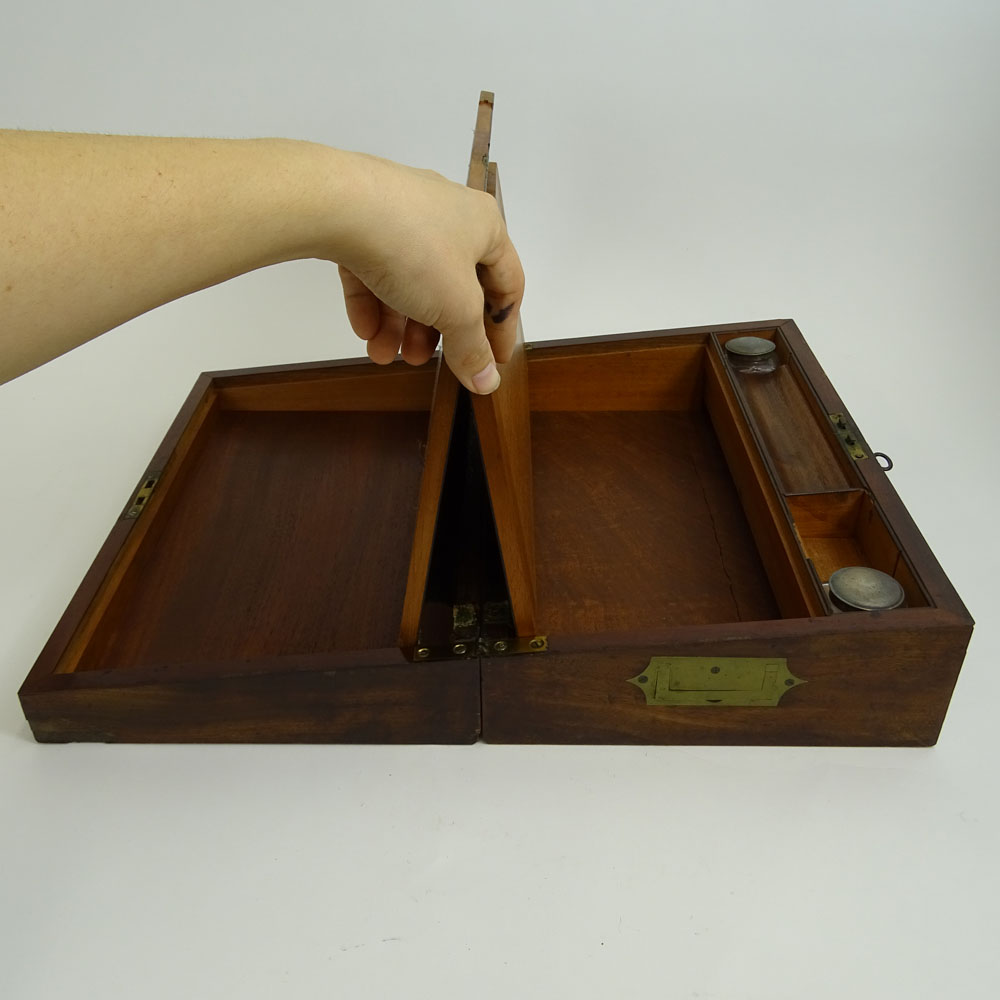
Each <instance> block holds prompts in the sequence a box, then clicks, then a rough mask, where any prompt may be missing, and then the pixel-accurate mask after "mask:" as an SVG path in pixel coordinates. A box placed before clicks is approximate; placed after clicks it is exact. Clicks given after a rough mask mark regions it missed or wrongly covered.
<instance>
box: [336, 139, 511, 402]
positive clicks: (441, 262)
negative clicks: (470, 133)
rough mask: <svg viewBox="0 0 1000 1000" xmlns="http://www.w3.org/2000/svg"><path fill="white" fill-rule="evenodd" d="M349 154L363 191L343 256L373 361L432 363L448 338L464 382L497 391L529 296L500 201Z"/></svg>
mask: <svg viewBox="0 0 1000 1000" xmlns="http://www.w3.org/2000/svg"><path fill="white" fill-rule="evenodd" d="M346 155H347V156H348V157H350V158H351V159H352V161H353V163H352V167H353V171H354V173H355V181H354V183H353V184H352V188H353V189H354V190H355V191H356V193H357V194H356V200H355V199H352V209H351V212H350V221H349V223H348V225H347V227H346V230H342V231H346V233H347V238H346V239H341V240H339V241H338V242H340V243H342V246H340V247H338V252H337V254H336V257H335V258H334V259H336V261H337V263H338V265H339V270H340V279H341V282H342V284H343V287H344V300H345V303H346V306H347V316H348V319H349V320H350V323H351V326H352V327H353V329H354V331H355V333H357V335H358V336H359V337H361V339H362V340H365V341H367V342H368V355H369V357H370V358H371V359H372V360H373V361H375V362H377V363H379V364H388V363H389V362H390V361H392V360H393V359H394V358H395V357H396V356H397V354H399V353H400V352H401V353H402V356H403V359H404V360H405V361H407V362H409V363H410V364H413V365H420V364H424V363H425V362H426V361H428V360H429V359H430V357H431V355H432V354H433V353H434V350H435V348H436V347H437V344H438V339H439V337H440V339H441V343H442V351H443V353H444V358H445V361H446V362H447V364H448V366H449V367H450V368H451V370H452V371H453V372H454V373H455V375H456V376H457V377H458V379H459V381H460V382H461V383H462V384H463V385H464V386H466V388H468V389H469V390H470V391H472V392H476V393H490V392H493V391H494V390H495V389H496V388H497V386H498V385H499V384H500V375H499V372H498V371H497V368H496V364H495V362H500V363H503V362H504V361H507V360H508V359H509V358H510V355H511V352H512V350H513V347H514V343H515V338H516V330H517V317H518V311H519V309H520V305H521V298H522V295H523V294H524V273H523V271H522V269H521V262H520V260H519V259H518V256H517V252H516V251H515V249H514V246H513V244H512V243H511V241H510V238H509V236H508V235H507V227H506V225H505V223H504V220H503V217H502V215H501V214H500V210H499V207H498V205H497V203H496V200H495V199H494V198H493V197H492V196H490V195H488V194H486V193H485V192H480V191H474V190H472V189H471V188H467V187H463V186H462V185H460V184H456V183H454V182H452V181H449V180H447V179H446V178H444V177H442V176H441V175H440V174H436V173H434V172H433V171H430V170H418V169H414V168H412V167H405V166H402V165H400V164H397V163H392V162H390V161H388V160H380V159H378V158H376V157H371V156H366V155H364V154H346ZM341 211H342V212H343V211H345V209H344V208H342V209H341ZM340 224H341V226H343V224H344V223H343V219H342V220H341V223H340Z"/></svg>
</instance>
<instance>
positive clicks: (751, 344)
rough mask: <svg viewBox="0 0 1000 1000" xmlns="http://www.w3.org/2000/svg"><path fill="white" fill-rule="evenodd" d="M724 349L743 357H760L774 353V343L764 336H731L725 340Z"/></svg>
mask: <svg viewBox="0 0 1000 1000" xmlns="http://www.w3.org/2000/svg"><path fill="white" fill-rule="evenodd" d="M726 350H727V351H728V352H729V353H730V354H738V355H740V357H743V358H762V357H764V355H766V354H773V353H774V350H775V344H774V341H773V340H767V339H765V338H764V337H733V339H732V340H727V341H726Z"/></svg>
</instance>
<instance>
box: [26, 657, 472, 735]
mask: <svg viewBox="0 0 1000 1000" xmlns="http://www.w3.org/2000/svg"><path fill="white" fill-rule="evenodd" d="M383 652H384V653H385V654H386V655H388V656H390V657H391V662H389V663H387V664H384V665H381V666H377V667H355V668H349V669H343V668H337V667H335V666H332V665H331V667H330V668H329V669H311V670H303V671H295V672H289V671H283V670H281V669H280V664H276V667H278V669H272V670H262V671H261V672H259V673H251V672H249V671H248V669H247V667H246V666H245V667H244V670H247V672H246V673H244V674H239V673H237V674H223V675H214V676H213V675H209V676H197V675H198V673H200V671H199V670H195V671H193V672H192V671H185V670H184V669H183V668H180V669H178V671H177V673H178V674H180V675H181V676H179V677H176V678H168V677H167V676H166V675H164V676H163V677H162V679H160V680H159V681H148V682H146V683H141V684H118V685H116V684H115V680H116V678H115V677H114V676H111V677H108V676H105V677H104V678H99V677H96V676H95V675H93V674H90V675H70V676H63V677H61V678H57V679H56V680H61V681H62V682H63V686H62V687H59V686H55V685H54V684H52V683H49V684H47V685H43V686H42V689H41V690H38V691H34V692H25V691H22V694H21V704H22V707H23V709H24V713H25V716H26V717H27V719H28V721H29V723H30V724H31V728H32V732H33V733H34V735H35V738H36V739H37V740H39V741H40V742H47V743H67V742H76V741H93V742H105V743H114V742H121V743H473V742H475V741H476V739H477V738H478V736H479V729H480V724H479V721H480V704H479V669H478V665H477V663H476V662H475V661H469V660H465V661H455V662H450V663H425V664H411V663H406V662H403V661H402V657H400V656H399V654H398V653H394V651H383ZM340 659H343V658H340ZM335 662H337V658H332V663H335ZM146 673H147V674H148V671H147V672H146ZM122 676H123V675H120V674H119V675H118V677H117V679H121V678H122ZM91 678H93V679H95V680H97V681H98V682H100V681H103V682H104V683H92V684H80V683H77V682H79V681H85V680H88V679H91Z"/></svg>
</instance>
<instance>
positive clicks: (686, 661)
mask: <svg viewBox="0 0 1000 1000" xmlns="http://www.w3.org/2000/svg"><path fill="white" fill-rule="evenodd" d="M628 682H629V684H634V685H635V686H636V687H637V688H639V690H640V691H642V693H643V694H644V695H645V696H646V704H647V705H684V706H693V705H703V706H705V707H708V708H712V707H718V706H720V705H741V706H745V707H746V706H757V707H774V706H776V705H777V704H778V702H779V701H781V697H782V695H783V694H785V692H786V691H790V690H791V689H792V688H793V687H798V685H800V684H805V683H806V682H805V681H803V680H801V679H800V678H798V677H795V676H794V675H793V674H792V673H791V672H790V671H789V669H788V663H787V661H786V660H785V659H784V658H782V657H780V656H768V657H753V656H654V657H653V658H652V659H651V660H650V661H649V666H648V667H647V668H646V669H645V670H644V671H643V672H642V673H641V674H639V675H638V676H637V677H630V678H629V679H628Z"/></svg>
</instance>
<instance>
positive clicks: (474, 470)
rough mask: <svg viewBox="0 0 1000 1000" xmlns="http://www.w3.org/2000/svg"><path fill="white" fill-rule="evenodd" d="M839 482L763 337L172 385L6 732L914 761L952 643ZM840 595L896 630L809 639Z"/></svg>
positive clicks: (796, 345) (645, 340) (857, 453)
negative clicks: (479, 366) (870, 594)
mask: <svg viewBox="0 0 1000 1000" xmlns="http://www.w3.org/2000/svg"><path fill="white" fill-rule="evenodd" d="M491 116H492V95H489V94H484V95H483V96H482V99H481V101H480V107H479V116H478V120H477V130H476V137H475V141H474V146H473V158H472V165H471V168H470V180H469V182H470V184H472V185H473V186H476V187H479V188H484V189H487V190H490V191H491V192H493V193H494V194H496V195H497V196H499V192H498V190H497V187H496V170H495V167H494V165H493V164H491V163H489V158H488V151H489V134H490V122H491ZM745 335H752V336H755V337H759V338H764V339H767V340H770V341H772V342H773V343H774V344H775V351H774V353H773V355H772V356H771V357H772V359H773V360H774V366H773V367H774V370H772V371H769V372H766V373H759V372H757V373H754V372H747V371H744V370H741V369H740V368H739V367H737V366H736V365H735V364H734V362H733V359H732V357H731V355H730V354H729V352H727V350H726V348H725V344H726V342H727V341H728V340H730V339H731V338H733V337H736V336H745ZM871 456H872V452H871V450H870V449H869V448H868V447H867V445H866V444H865V442H864V439H863V438H862V437H861V435H860V434H859V433H858V431H857V429H856V427H855V426H854V424H853V421H852V420H851V418H850V415H849V413H848V412H847V410H846V408H845V407H844V405H843V403H842V402H841V401H840V399H839V397H838V396H837V394H836V392H835V391H834V389H833V387H832V386H831V385H830V383H829V381H828V380H827V378H826V377H825V375H824V374H823V371H822V369H821V368H820V366H819V365H818V363H817V362H816V360H815V358H814V357H813V355H812V353H811V352H810V351H809V349H808V347H807V346H806V344H805V342H804V340H803V339H802V336H801V334H800V333H799V331H798V329H797V328H796V326H795V324H794V323H792V322H790V321H778V322H767V323H749V324H742V325H731V326H725V327H712V328H709V327H705V328H700V329H692V330H679V331H670V332H664V333H648V334H629V335H624V336H612V337H603V338H596V339H588V340H575V341H560V342H553V343H548V344H536V345H534V346H530V345H525V344H524V343H523V340H522V338H521V337H520V334H519V338H518V345H517V348H516V350H515V353H514V356H513V358H512V359H511V360H510V362H508V363H507V364H506V365H504V366H503V384H502V386H501V388H500V389H499V390H498V392H496V393H495V394H494V395H492V396H485V397H483V396H471V395H470V394H469V393H467V392H466V391H465V390H464V389H463V388H461V387H460V386H459V384H458V382H457V381H456V379H455V378H454V376H453V375H452V374H451V372H450V371H449V370H448V368H447V367H446V366H445V365H443V364H442V363H441V362H440V360H438V361H436V362H435V363H434V365H428V366H424V367H423V368H419V369H412V368H408V367H407V366H405V365H403V364H402V363H395V364H393V365H390V366H387V367H384V368H380V367H377V366H375V365H372V364H371V363H370V362H367V361H344V362H334V363H323V364H308V365H293V366H289V367H282V368H266V369H254V370H241V371H233V372H221V373H214V374H207V375H203V376H202V377H201V378H200V379H199V381H198V382H197V384H196V385H195V388H194V390H193V392H192V393H191V396H190V397H189V399H188V401H187V403H186V404H185V406H184V408H183V409H182V410H181V412H180V414H179V416H178V417H177V419H176V421H175V422H174V424H173V426H172V427H171V429H170V431H169V432H168V434H167V436H166V438H165V440H164V442H163V444H162V445H161V447H160V449H159V450H158V451H157V453H156V455H155V456H154V457H153V459H152V461H151V463H150V465H149V468H148V470H147V473H146V475H145V476H144V477H143V480H142V481H141V482H140V484H139V487H138V488H137V490H136V491H135V493H134V494H133V495H132V496H131V497H130V499H129V501H128V503H127V504H126V507H125V509H124V511H123V512H122V515H121V517H120V518H119V520H118V521H117V522H116V524H115V526H114V528H113V529H112V531H111V534H110V536H109V538H108V540H107V542H106V543H105V545H104V547H103V548H102V549H101V551H100V553H99V555H98V557H97V559H96V561H95V563H94V565H93V566H92V568H91V570H90V572H89V573H88V574H87V576H86V578H85V579H84V581H83V583H82V584H81V586H80V588H79V590H78V592H77V594H76V596H75V597H74V599H73V601H72V602H71V604H70V606H69V608H68V609H67V611H66V613H65V614H64V616H63V618H62V620H61V621H60V622H59V624H58V626H57V627H56V629H55V631H54V633H53V635H52V637H51V639H50V640H49V642H48V643H47V645H46V646H45V648H44V650H43V651H42V653H41V655H40V656H39V658H38V661H37V663H36V664H35V666H34V668H33V669H32V671H31V673H30V674H29V676H28V678H27V680H26V681H25V683H24V685H23V686H22V688H21V691H20V697H21V702H22V705H23V708H24V712H25V715H26V716H27V718H28V721H29V722H30V724H31V727H32V730H33V732H34V734H35V736H36V738H37V739H39V740H44V741H70V740H105V741H116V740H120V741H141V742H168V741H192V742H194V741H212V742H217V741H221V742H235V741H245V742H268V741H289V742H292V741H305V742H339V741H344V742H436V743H446V742H472V741H475V740H477V739H479V738H482V739H484V740H487V741H490V742H558V743H593V742H598V743H737V744H753V743H760V744H855V745H872V744H874V745H878V744H884V745H928V744H932V743H933V742H935V740H936V739H937V736H938V733H939V731H940V728H941V724H942V721H943V719H944V715H945V712H946V709H947V706H948V701H949V698H950V696H951V692H952V688H953V687H954V684H955V680H956V677H957V675H958V671H959V668H960V666H961V662H962V658H963V655H964V651H965V648H966V645H967V643H968V640H969V637H970V635H971V631H972V620H971V618H970V617H969V615H968V612H967V611H966V609H965V608H964V606H963V605H962V603H961V601H960V600H959V598H958V596H957V594H956V593H955V591H954V589H953V588H952V587H951V585H950V583H949V582H948V580H947V578H946V577H945V575H944V573H943V572H942V570H941V568H940V566H939V565H938V563H937V561H936V560H935V558H934V556H933V555H932V553H931V552H930V550H929V549H928V547H927V545H926V543H925V542H924V540H923V539H922V537H921V536H920V534H919V532H918V530H917V528H916V527H915V525H914V524H913V522H912V520H911V519H910V517H909V515H908V514H907V512H906V510H905V509H904V507H903V505H902V503H901V502H900V500H899V498H898V497H897V495H896V493H895V491H894V490H893V488H892V487H891V485H890V484H889V482H888V480H887V478H886V475H885V473H884V471H883V470H882V468H881V467H880V466H879V465H878V463H877V462H876V461H875V459H874V458H873V457H871ZM859 565H860V566H866V567H871V568H874V569H878V570H881V571H882V572H884V573H887V574H889V575H890V576H892V577H894V578H895V579H896V580H897V581H898V582H899V583H900V584H901V585H902V588H903V590H904V591H905V595H906V602H905V606H904V607H900V608H897V609H895V610H891V611H880V612H864V611H853V612H852V611H843V610H841V609H840V608H839V607H838V606H837V604H836V603H834V602H833V601H832V600H831V598H830V596H829V594H828V592H827V587H826V584H827V581H828V580H829V578H830V576H831V574H832V573H833V572H834V571H835V570H836V569H838V568H840V567H844V566H859Z"/></svg>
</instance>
